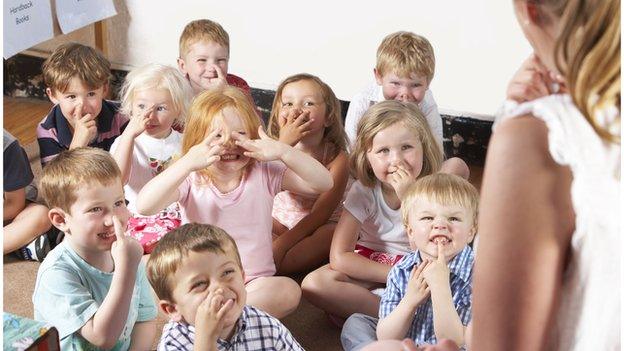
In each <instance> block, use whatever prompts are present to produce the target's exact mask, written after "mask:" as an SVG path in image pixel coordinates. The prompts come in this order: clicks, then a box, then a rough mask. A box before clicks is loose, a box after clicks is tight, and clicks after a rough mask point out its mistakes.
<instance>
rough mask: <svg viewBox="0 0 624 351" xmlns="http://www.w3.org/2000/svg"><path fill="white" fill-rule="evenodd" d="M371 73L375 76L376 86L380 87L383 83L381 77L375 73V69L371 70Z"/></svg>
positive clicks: (377, 72)
mask: <svg viewBox="0 0 624 351" xmlns="http://www.w3.org/2000/svg"><path fill="white" fill-rule="evenodd" d="M373 73H374V74H375V81H376V82H377V85H381V83H383V76H382V75H381V73H379V71H377V68H373Z"/></svg>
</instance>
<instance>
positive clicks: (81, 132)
mask: <svg viewBox="0 0 624 351" xmlns="http://www.w3.org/2000/svg"><path fill="white" fill-rule="evenodd" d="M72 117H73V120H74V125H73V127H74V136H73V137H72V141H71V144H70V145H69V149H70V150H71V149H75V148H78V147H83V146H87V145H89V143H90V142H91V140H93V139H95V136H96V135H97V123H96V121H95V117H97V116H93V115H91V114H90V113H87V114H86V115H84V116H83V115H82V104H81V103H80V104H78V105H77V106H76V108H75V109H74V115H73V116H72Z"/></svg>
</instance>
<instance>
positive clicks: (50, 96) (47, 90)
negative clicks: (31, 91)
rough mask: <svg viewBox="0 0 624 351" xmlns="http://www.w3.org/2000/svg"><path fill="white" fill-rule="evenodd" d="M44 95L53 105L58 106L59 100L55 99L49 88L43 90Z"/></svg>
mask: <svg viewBox="0 0 624 351" xmlns="http://www.w3.org/2000/svg"><path fill="white" fill-rule="evenodd" d="M45 92H46V95H48V98H49V99H50V101H52V103H53V104H55V105H56V104H58V103H59V100H58V99H57V98H56V97H55V94H54V92H53V91H52V89H50V88H46V90H45Z"/></svg>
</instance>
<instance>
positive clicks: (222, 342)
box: [147, 223, 303, 351]
mask: <svg viewBox="0 0 624 351" xmlns="http://www.w3.org/2000/svg"><path fill="white" fill-rule="evenodd" d="M147 275H148V277H149V280H150V283H152V286H153V287H154V290H155V291H156V294H157V295H158V298H160V302H159V305H160V307H161V309H162V310H163V311H164V312H165V313H166V314H167V315H168V316H169V317H170V321H169V323H167V324H166V325H165V327H164V328H163V333H162V336H161V338H160V344H159V345H158V350H159V351H165V350H176V351H178V350H215V349H216V350H248V351H252V350H258V351H260V350H303V348H302V347H301V346H300V345H299V343H297V341H296V340H295V339H294V338H293V336H292V335H291V334H290V331H288V329H286V327H285V326H284V325H283V324H282V323H281V322H280V321H279V320H277V319H276V318H274V317H271V316H270V315H268V314H267V313H265V312H263V311H261V310H259V309H257V308H255V307H253V306H250V305H247V304H246V301H247V291H246V290H245V272H244V270H243V266H242V263H241V259H240V256H239V254H238V249H237V248H236V243H235V242H234V240H233V239H232V237H230V236H229V235H228V234H227V233H226V232H225V231H224V230H223V229H221V228H219V227H215V226H212V225H208V224H196V223H193V224H185V225H183V226H181V227H180V228H178V229H176V230H174V231H172V232H171V233H169V234H167V236H165V237H164V238H163V239H162V240H161V241H160V243H159V244H158V246H157V247H156V249H155V250H154V252H153V253H152V255H151V256H150V259H149V261H148V263H147Z"/></svg>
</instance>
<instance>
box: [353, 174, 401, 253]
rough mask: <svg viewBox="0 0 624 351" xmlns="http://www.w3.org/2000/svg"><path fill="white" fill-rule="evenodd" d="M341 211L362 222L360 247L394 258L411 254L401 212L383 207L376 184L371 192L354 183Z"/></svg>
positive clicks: (384, 202) (378, 186)
mask: <svg viewBox="0 0 624 351" xmlns="http://www.w3.org/2000/svg"><path fill="white" fill-rule="evenodd" d="M344 209H345V210H347V211H349V213H351V214H352V215H353V217H355V218H356V219H357V220H358V221H360V223H362V226H361V227H360V233H359V236H358V241H357V243H358V244H359V245H362V246H364V247H367V248H369V249H371V250H374V251H379V252H385V253H389V254H393V255H407V254H409V253H410V252H411V250H410V247H409V240H408V239H407V233H406V232H405V227H403V222H402V217H401V210H400V209H398V210H393V209H392V208H390V207H389V206H388V204H386V201H385V200H384V198H383V193H382V190H381V185H379V183H378V184H376V185H375V187H374V188H372V189H371V188H368V187H365V186H364V185H362V183H360V182H359V181H355V182H354V183H353V185H352V186H351V189H350V190H349V193H348V194H347V199H346V200H345V202H344Z"/></svg>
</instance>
